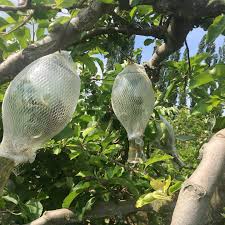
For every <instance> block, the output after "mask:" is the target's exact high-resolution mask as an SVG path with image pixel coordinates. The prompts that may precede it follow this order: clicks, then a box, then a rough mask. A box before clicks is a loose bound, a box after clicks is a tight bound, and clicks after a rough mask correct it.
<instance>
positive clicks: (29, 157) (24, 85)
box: [0, 51, 80, 164]
mask: <svg viewBox="0 0 225 225" xmlns="http://www.w3.org/2000/svg"><path fill="white" fill-rule="evenodd" d="M79 95H80V78H79V76H78V74H77V72H76V68H75V65H74V63H73V61H72V58H71V57H70V55H69V53H68V52H65V51H63V52H57V53H53V54H50V55H47V56H44V57H42V58H40V59H37V60H36V61H34V62H33V63H31V64H30V65H28V66H27V67H26V68H25V69H24V70H22V71H21V72H20V73H19V74H18V75H17V76H16V77H15V79H14V80H13V81H12V82H11V83H10V85H9V87H8V89H7V91H6V93H5V96H4V100H3V105H2V119H3V130H4V133H3V140H2V143H1V146H0V156H3V157H6V158H10V159H12V160H14V162H15V163H16V164H19V163H23V162H26V161H30V162H32V161H33V160H34V158H35V155H36V150H37V149H39V148H40V147H41V146H42V145H43V144H44V143H45V142H46V141H48V140H49V139H51V138H52V137H54V136H55V135H56V134H57V133H59V132H60V131H61V130H62V129H63V128H64V127H65V126H66V125H67V124H68V122H69V121H70V120H71V118H72V115H73V112H74V111H75V108H76V105H77V101H78V98H79Z"/></svg>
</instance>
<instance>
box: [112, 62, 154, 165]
mask: <svg viewBox="0 0 225 225" xmlns="http://www.w3.org/2000/svg"><path fill="white" fill-rule="evenodd" d="M111 101H112V107H113V110H114V112H115V114H116V116H117V118H118V120H119V121H120V122H121V124H122V125H123V126H124V128H125V129H126V131H127V135H128V139H129V141H130V146H129V155H128V161H130V162H136V161H139V159H141V158H143V157H144V154H143V150H142V147H143V140H142V136H143V133H144V131H145V128H146V125H147V123H148V121H149V118H150V116H151V114H152V111H153V107H154V92H153V88H152V84H151V81H150V79H149V78H148V76H147V74H146V72H145V69H144V67H143V66H141V65H138V64H130V65H128V66H127V67H126V68H125V69H124V70H123V71H122V72H121V73H119V74H118V75H117V77H116V79H115V81H114V84H113V89H112V98H111Z"/></svg>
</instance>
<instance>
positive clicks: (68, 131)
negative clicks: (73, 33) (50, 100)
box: [54, 126, 74, 141]
mask: <svg viewBox="0 0 225 225" xmlns="http://www.w3.org/2000/svg"><path fill="white" fill-rule="evenodd" d="M73 135H74V130H73V129H72V128H71V127H69V126H66V127H65V128H64V129H63V130H62V131H61V132H60V133H59V134H57V135H56V136H55V137H54V140H56V141H59V140H62V139H66V138H70V137H73Z"/></svg>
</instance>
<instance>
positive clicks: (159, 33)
mask: <svg viewBox="0 0 225 225" xmlns="http://www.w3.org/2000/svg"><path fill="white" fill-rule="evenodd" d="M164 32H165V29H164V28H163V27H160V26H149V27H148V28H138V27H134V26H120V27H98V28H96V29H94V30H91V31H89V32H87V34H86V35H85V36H84V37H83V38H82V39H89V38H92V37H94V36H98V35H103V34H113V33H121V34H126V35H133V34H136V35H142V36H152V37H155V38H159V39H162V38H163V37H164Z"/></svg>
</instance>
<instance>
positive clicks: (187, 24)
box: [147, 17, 193, 68]
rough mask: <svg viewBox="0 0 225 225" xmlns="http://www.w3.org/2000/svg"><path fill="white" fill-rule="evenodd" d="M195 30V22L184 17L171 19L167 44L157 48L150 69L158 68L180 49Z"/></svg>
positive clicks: (149, 64) (150, 62)
mask: <svg viewBox="0 0 225 225" xmlns="http://www.w3.org/2000/svg"><path fill="white" fill-rule="evenodd" d="M192 28H193V22H192V21H190V20H187V19H185V18H183V17H174V18H172V19H171V21H170V24H169V26H168V29H167V35H166V40H165V43H163V44H162V45H160V46H159V47H157V48H156V51H155V53H154V54H153V56H152V58H151V60H150V61H149V62H148V64H147V65H148V66H149V67H150V68H155V67H158V66H159V64H160V63H161V62H162V61H163V60H164V59H166V58H167V57H168V56H169V55H171V54H172V53H174V52H175V51H177V50H178V49H180V48H181V47H182V45H183V43H184V41H185V39H186V36H187V34H188V33H189V31H190V30H191V29H192Z"/></svg>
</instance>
